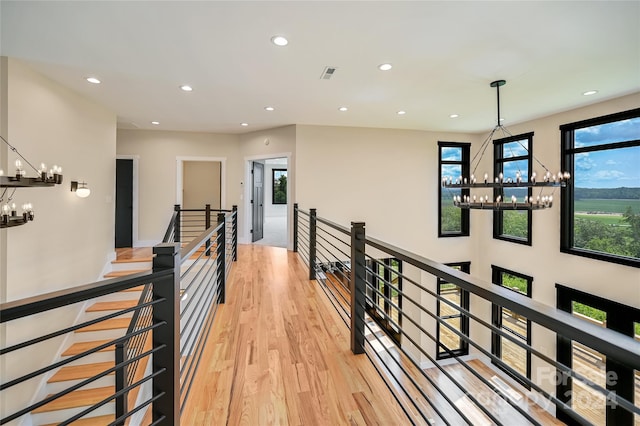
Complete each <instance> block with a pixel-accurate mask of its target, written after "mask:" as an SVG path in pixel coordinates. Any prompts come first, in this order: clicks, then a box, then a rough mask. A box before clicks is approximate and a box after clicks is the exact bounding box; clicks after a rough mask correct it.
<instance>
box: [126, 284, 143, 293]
mask: <svg viewBox="0 0 640 426" xmlns="http://www.w3.org/2000/svg"><path fill="white" fill-rule="evenodd" d="M142 290H144V285H139V286H138V287H131V288H128V289H126V290H122V291H123V292H124V291H142Z"/></svg>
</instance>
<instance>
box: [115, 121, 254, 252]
mask: <svg viewBox="0 0 640 426" xmlns="http://www.w3.org/2000/svg"><path fill="white" fill-rule="evenodd" d="M117 152H118V154H119V155H138V156H139V158H140V159H139V176H140V181H139V194H140V200H139V209H140V214H139V217H140V224H139V228H138V229H139V231H138V234H139V240H140V241H141V243H142V244H143V245H153V244H155V243H158V242H160V241H161V240H162V237H163V236H164V232H165V231H166V229H167V225H168V223H169V219H170V218H171V214H172V213H173V206H174V204H175V203H176V173H177V172H176V164H177V161H176V160H177V158H178V157H189V159H190V160H194V161H195V160H196V158H197V157H219V158H224V159H225V160H226V161H225V162H226V171H225V173H226V176H225V177H224V179H223V180H224V181H225V182H226V184H225V185H226V188H225V190H226V199H225V200H222V202H223V205H224V206H225V208H228V209H230V208H231V206H232V205H234V204H236V205H238V204H240V194H241V192H240V187H239V185H238V184H237V183H238V182H240V180H241V179H242V178H241V176H242V173H241V170H242V169H241V160H240V156H239V153H240V149H239V143H238V136H237V135H225V134H216V133H195V132H166V131H157V130H118V143H117Z"/></svg>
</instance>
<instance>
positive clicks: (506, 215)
mask: <svg viewBox="0 0 640 426" xmlns="http://www.w3.org/2000/svg"><path fill="white" fill-rule="evenodd" d="M493 151H494V152H493V154H494V155H493V159H494V163H493V169H494V176H499V175H500V173H502V174H503V176H504V179H505V180H506V179H508V178H511V179H513V180H514V181H515V180H516V173H518V172H519V173H520V176H521V178H522V181H523V182H527V181H528V180H529V177H530V176H531V161H532V156H533V154H532V152H533V133H526V134H523V135H517V136H510V137H508V138H503V139H496V140H495V141H493ZM531 194H532V189H531V188H504V189H494V193H493V199H494V200H495V199H496V198H497V197H498V196H501V197H502V199H503V200H510V199H511V197H512V196H513V195H515V196H516V198H517V199H518V200H524V197H525V196H527V197H530V196H531ZM493 238H496V239H499V240H506V241H512V242H515V243H520V244H527V245H531V211H526V210H500V211H496V212H493Z"/></svg>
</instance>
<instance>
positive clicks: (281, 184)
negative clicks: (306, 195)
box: [272, 169, 287, 204]
mask: <svg viewBox="0 0 640 426" xmlns="http://www.w3.org/2000/svg"><path fill="white" fill-rule="evenodd" d="M272 203H273V204H287V169H273V201H272Z"/></svg>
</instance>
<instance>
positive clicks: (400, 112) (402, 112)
mask: <svg viewBox="0 0 640 426" xmlns="http://www.w3.org/2000/svg"><path fill="white" fill-rule="evenodd" d="M406 113H407V111H398V112H396V114H398V115H405V114H406Z"/></svg>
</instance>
